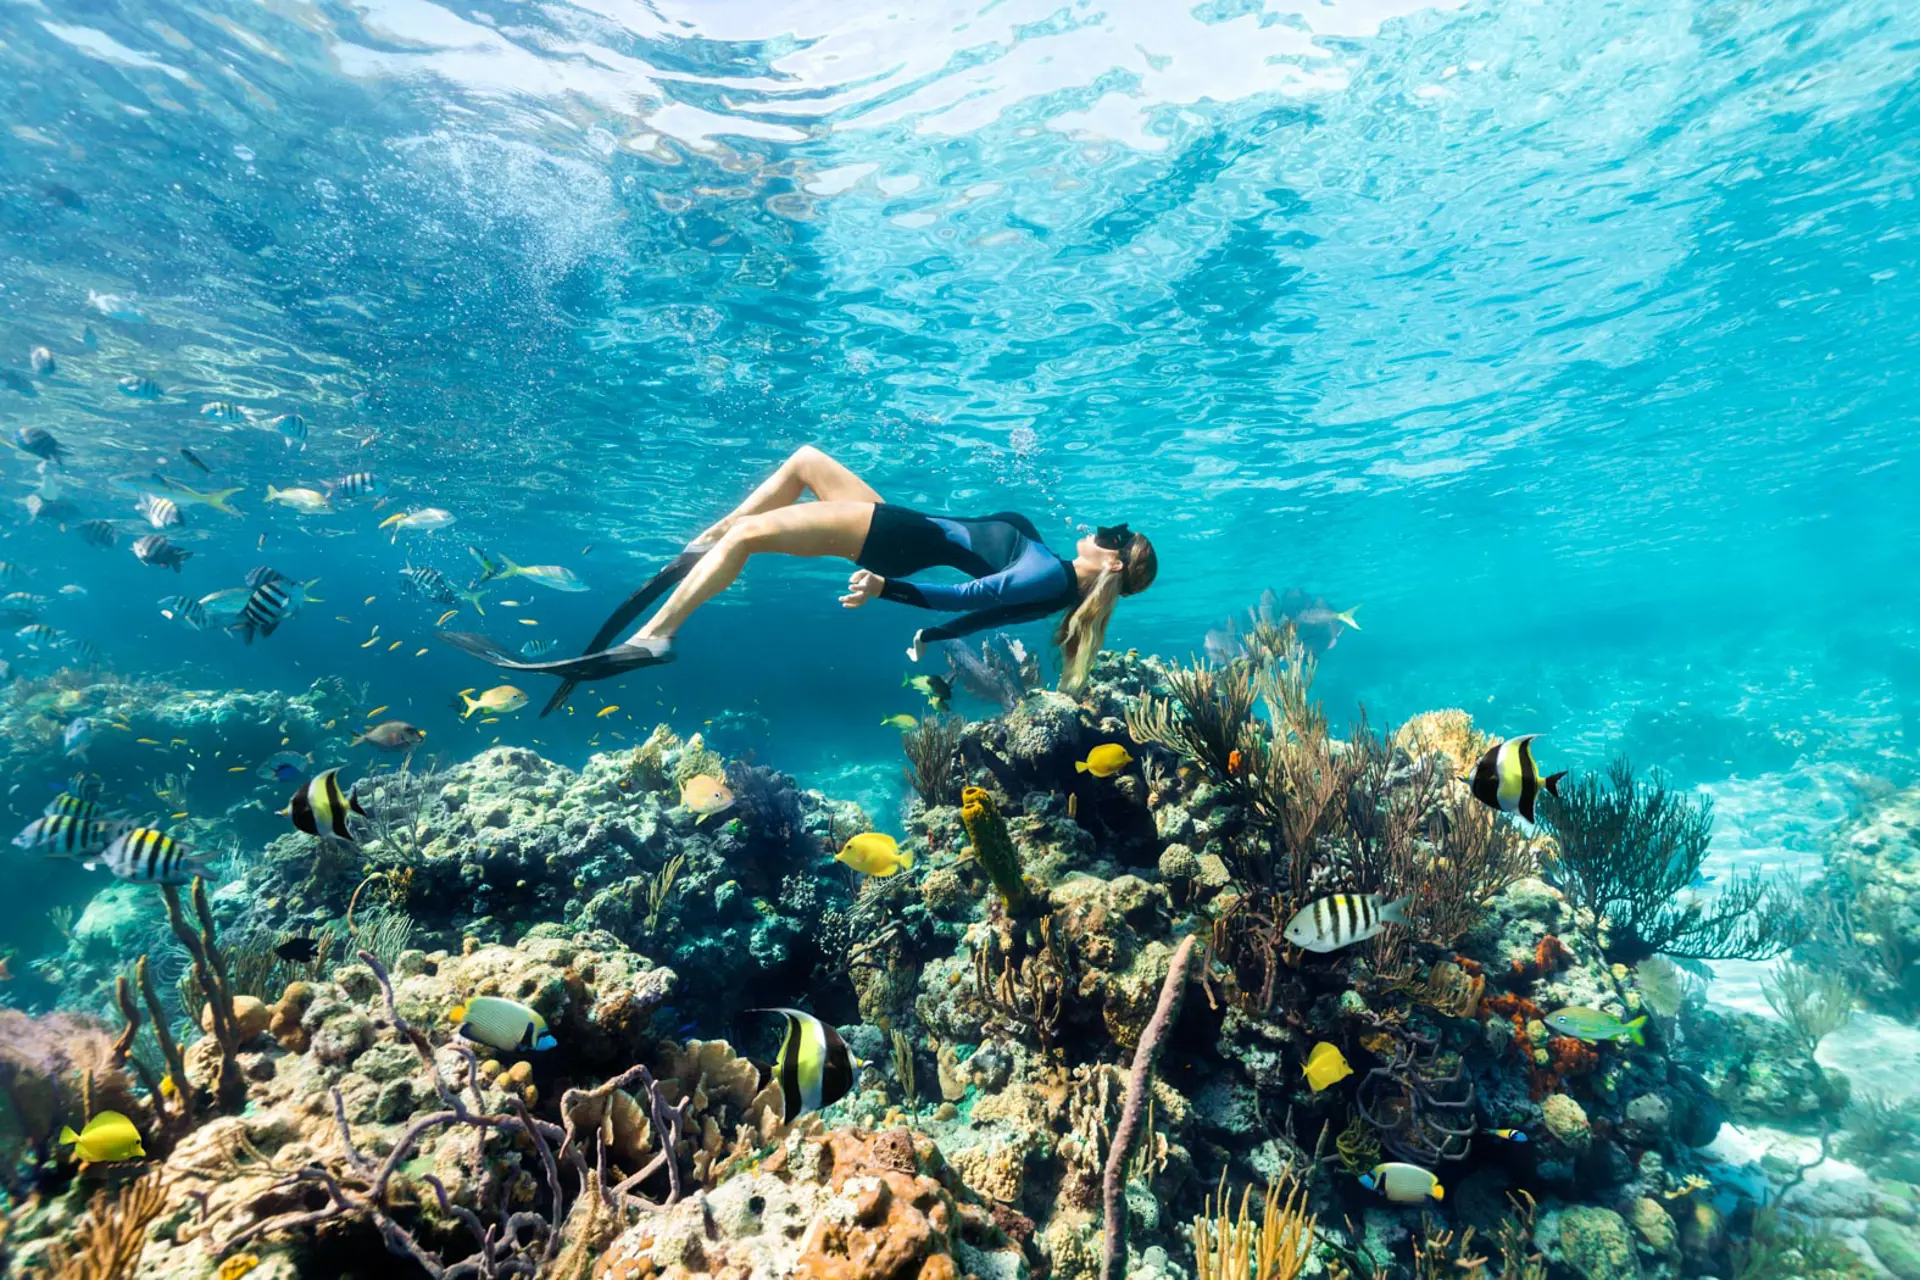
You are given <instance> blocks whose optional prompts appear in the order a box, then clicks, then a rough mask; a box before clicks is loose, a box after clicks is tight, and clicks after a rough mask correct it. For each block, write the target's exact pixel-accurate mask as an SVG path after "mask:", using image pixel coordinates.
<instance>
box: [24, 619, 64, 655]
mask: <svg viewBox="0 0 1920 1280" xmlns="http://www.w3.org/2000/svg"><path fill="white" fill-rule="evenodd" d="M13 634H14V636H15V638H16V639H19V640H22V641H24V642H25V643H27V644H29V645H31V646H33V647H34V648H36V649H37V648H39V647H40V646H41V645H43V644H52V643H54V642H55V641H56V640H58V639H59V638H60V629H59V628H58V627H50V626H48V625H47V624H46V623H44V622H29V623H28V624H27V625H26V626H24V627H22V628H20V629H19V630H18V631H16V632H14V633H13Z"/></svg>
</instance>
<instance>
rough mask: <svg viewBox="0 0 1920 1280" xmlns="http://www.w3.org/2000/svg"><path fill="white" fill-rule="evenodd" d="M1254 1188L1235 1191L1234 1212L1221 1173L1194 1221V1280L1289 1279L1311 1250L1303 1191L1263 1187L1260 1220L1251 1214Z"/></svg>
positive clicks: (1271, 1185)
mask: <svg viewBox="0 0 1920 1280" xmlns="http://www.w3.org/2000/svg"><path fill="white" fill-rule="evenodd" d="M1252 1203H1253V1188H1252V1187H1248V1188H1246V1189H1245V1190H1244V1191H1242V1192H1241V1193H1240V1210H1239V1212H1238V1213H1237V1214H1236V1213H1235V1212H1234V1209H1233V1200H1232V1197H1230V1196H1228V1195H1227V1181H1226V1175H1225V1174H1224V1173H1223V1174H1221V1175H1220V1190H1219V1192H1218V1193H1217V1196H1210V1197H1208V1199H1207V1207H1206V1213H1205V1214H1204V1215H1203V1216H1201V1217H1198V1218H1195V1219H1194V1220H1193V1254H1194V1263H1195V1268H1194V1275H1195V1277H1196V1280H1294V1277H1296V1276H1298V1275H1299V1274H1300V1273H1301V1272H1302V1271H1303V1270H1305V1268H1306V1265H1307V1258H1308V1257H1309V1256H1310V1255H1311V1253H1312V1252H1313V1227H1314V1220H1315V1219H1314V1215H1313V1214H1311V1213H1309V1212H1308V1211H1307V1200H1306V1188H1305V1187H1303V1186H1300V1185H1298V1184H1294V1185H1291V1186H1283V1185H1281V1184H1276V1183H1271V1182H1270V1183H1268V1184H1267V1194H1266V1196H1265V1198H1264V1199H1263V1201H1262V1202H1261V1207H1260V1217H1259V1221H1258V1222H1255V1220H1254V1217H1253V1213H1252Z"/></svg>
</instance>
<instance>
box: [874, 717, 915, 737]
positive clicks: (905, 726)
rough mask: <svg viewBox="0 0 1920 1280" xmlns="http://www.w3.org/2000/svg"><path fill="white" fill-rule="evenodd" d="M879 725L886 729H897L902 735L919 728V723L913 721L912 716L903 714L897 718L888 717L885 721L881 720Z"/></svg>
mask: <svg viewBox="0 0 1920 1280" xmlns="http://www.w3.org/2000/svg"><path fill="white" fill-rule="evenodd" d="M880 723H881V724H883V725H885V726H887V727H888V728H892V729H898V730H899V731H900V732H902V733H905V732H906V731H907V730H909V729H918V728H919V727H920V722H919V721H918V720H915V719H914V718H913V717H912V716H910V715H906V714H904V713H902V714H900V715H897V716H888V717H887V718H886V719H885V720H882V721H881V722H880Z"/></svg>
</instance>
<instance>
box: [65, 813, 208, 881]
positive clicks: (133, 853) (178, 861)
mask: <svg viewBox="0 0 1920 1280" xmlns="http://www.w3.org/2000/svg"><path fill="white" fill-rule="evenodd" d="M103 863H104V864H105V865H106V868H107V870H109V871H111V872H113V874H114V875H116V876H118V877H119V878H120V879H122V880H127V881H131V882H133V883H135V884H190V883H192V881H193V879H194V877H196V876H201V877H204V876H206V875H207V874H208V872H207V865H206V863H205V862H203V861H202V860H201V859H199V858H198V857H196V856H194V854H193V853H192V851H190V850H189V849H188V848H187V847H186V846H185V845H183V844H181V843H180V842H179V841H177V840H175V839H173V837H171V836H168V835H165V834H163V833H161V832H159V831H155V830H154V829H153V828H152V827H132V828H128V829H125V830H123V831H122V832H121V833H120V834H119V835H118V836H116V837H115V838H114V840H113V842H112V843H111V844H109V845H108V846H107V847H106V848H105V849H104V850H103V851H102V852H100V853H98V854H96V855H94V856H93V857H92V858H89V859H87V860H86V861H85V862H83V863H82V865H83V866H85V867H87V868H88V869H89V870H91V869H92V868H93V867H96V866H99V865H101V864H103Z"/></svg>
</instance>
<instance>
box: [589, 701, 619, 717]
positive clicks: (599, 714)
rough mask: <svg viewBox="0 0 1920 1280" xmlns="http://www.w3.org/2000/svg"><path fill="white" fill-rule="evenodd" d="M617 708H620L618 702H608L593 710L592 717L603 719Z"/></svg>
mask: <svg viewBox="0 0 1920 1280" xmlns="http://www.w3.org/2000/svg"><path fill="white" fill-rule="evenodd" d="M619 709H620V704H619V703H617V702H615V703H610V704H609V705H607V706H604V707H602V708H600V710H598V711H596V712H594V715H593V718H594V719H596V720H603V719H605V718H606V717H608V716H610V715H612V714H613V713H614V712H616V711H618V710H619Z"/></svg>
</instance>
